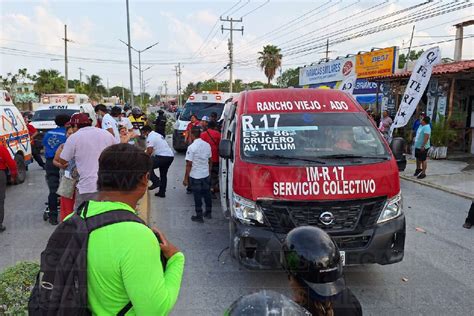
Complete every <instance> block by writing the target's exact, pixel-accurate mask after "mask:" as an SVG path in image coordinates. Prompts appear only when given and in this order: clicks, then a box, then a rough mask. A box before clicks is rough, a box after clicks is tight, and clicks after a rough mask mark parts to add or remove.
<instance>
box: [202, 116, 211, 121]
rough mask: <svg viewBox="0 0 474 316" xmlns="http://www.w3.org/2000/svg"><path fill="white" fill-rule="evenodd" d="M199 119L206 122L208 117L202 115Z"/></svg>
mask: <svg viewBox="0 0 474 316" xmlns="http://www.w3.org/2000/svg"><path fill="white" fill-rule="evenodd" d="M201 121H206V122H209V117H207V116H203V117H202V118H201Z"/></svg>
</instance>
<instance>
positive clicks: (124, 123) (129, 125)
mask: <svg viewBox="0 0 474 316" xmlns="http://www.w3.org/2000/svg"><path fill="white" fill-rule="evenodd" d="M119 125H121V126H125V127H126V128H127V130H131V129H133V124H132V122H130V119H129V118H128V117H122V118H121V119H120V121H119Z"/></svg>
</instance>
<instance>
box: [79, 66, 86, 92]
mask: <svg viewBox="0 0 474 316" xmlns="http://www.w3.org/2000/svg"><path fill="white" fill-rule="evenodd" d="M83 70H85V69H84V68H81V67H79V85H80V86H81V87H82V71H83Z"/></svg>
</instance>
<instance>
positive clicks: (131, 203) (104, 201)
mask: <svg viewBox="0 0 474 316" xmlns="http://www.w3.org/2000/svg"><path fill="white" fill-rule="evenodd" d="M150 168H151V160H150V157H149V156H148V155H147V154H146V153H145V152H143V151H141V150H139V149H138V148H136V147H135V146H132V145H129V144H117V145H112V146H110V147H108V148H106V149H105V150H104V151H103V152H102V154H101V156H100V158H99V172H98V176H99V178H98V181H97V186H98V190H99V194H98V198H97V201H90V202H89V205H88V209H87V215H86V216H87V217H91V216H94V215H98V214H102V213H104V212H108V211H112V210H117V209H120V210H127V211H130V212H132V213H135V210H134V209H135V207H136V205H137V202H138V200H139V199H140V198H141V197H142V196H143V195H144V193H145V191H146V190H147V189H148V176H149V171H150ZM155 233H156V234H158V235H159V237H160V240H161V242H158V239H157V237H156V236H155ZM161 252H163V254H164V256H165V257H166V258H167V263H166V268H165V267H163V265H162V262H161V259H160V255H161ZM183 269H184V255H183V253H181V252H179V250H178V249H177V248H176V247H175V246H174V245H173V244H171V243H170V242H169V241H168V240H167V239H166V238H165V236H164V235H163V234H162V233H160V232H159V231H158V230H156V229H154V230H151V229H150V228H148V227H147V226H145V225H143V224H140V223H135V222H121V223H116V224H113V225H109V226H105V227H102V228H100V229H97V230H95V231H93V232H92V233H91V235H90V236H89V244H88V250H87V282H88V286H87V291H88V303H89V309H90V310H91V312H92V313H93V315H117V313H118V312H119V311H121V310H122V308H124V306H126V305H127V304H128V303H130V302H131V303H132V308H131V309H130V310H129V311H128V313H127V314H126V315H167V314H168V313H169V312H170V311H171V310H172V308H173V306H174V305H175V303H176V300H177V298H178V294H179V290H180V286H181V279H182V276H183Z"/></svg>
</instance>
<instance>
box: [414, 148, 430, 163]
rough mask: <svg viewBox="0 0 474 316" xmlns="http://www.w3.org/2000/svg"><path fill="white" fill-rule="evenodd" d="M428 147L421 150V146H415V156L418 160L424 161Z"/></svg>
mask: <svg viewBox="0 0 474 316" xmlns="http://www.w3.org/2000/svg"><path fill="white" fill-rule="evenodd" d="M428 149H429V148H427V149H425V150H424V151H421V148H415V158H416V159H418V160H419V161H426V157H427V156H428Z"/></svg>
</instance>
